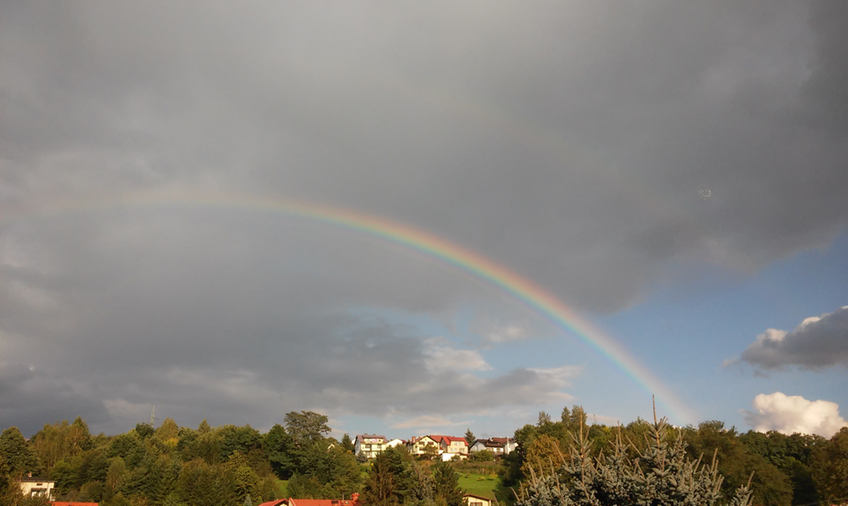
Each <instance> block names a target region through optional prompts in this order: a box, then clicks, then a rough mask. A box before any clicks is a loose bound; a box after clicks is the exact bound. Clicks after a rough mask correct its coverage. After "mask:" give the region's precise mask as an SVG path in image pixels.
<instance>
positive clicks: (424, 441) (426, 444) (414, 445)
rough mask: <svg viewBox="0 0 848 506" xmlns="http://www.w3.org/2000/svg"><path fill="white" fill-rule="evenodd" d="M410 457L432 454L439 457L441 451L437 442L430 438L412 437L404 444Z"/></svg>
mask: <svg viewBox="0 0 848 506" xmlns="http://www.w3.org/2000/svg"><path fill="white" fill-rule="evenodd" d="M406 447H407V448H408V449H409V453H411V454H412V455H424V454H425V453H428V452H432V454H433V455H441V453H442V449H441V445H440V444H439V442H438V441H436V440H434V439H433V438H432V437H430V436H421V437H413V438H411V439H410V440H409V442H408V443H407V444H406Z"/></svg>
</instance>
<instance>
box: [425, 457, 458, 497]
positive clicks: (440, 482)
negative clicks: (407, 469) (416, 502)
mask: <svg viewBox="0 0 848 506" xmlns="http://www.w3.org/2000/svg"><path fill="white" fill-rule="evenodd" d="M432 470H433V495H434V496H435V499H436V503H437V504H439V505H440V506H441V505H444V506H462V501H463V494H464V492H463V490H462V489H461V488H459V476H457V474H456V472H455V471H454V470H453V467H451V465H450V464H448V463H447V462H443V461H439V462H437V463H436V464H434V465H433V467H432Z"/></svg>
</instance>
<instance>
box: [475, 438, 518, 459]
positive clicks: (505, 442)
mask: <svg viewBox="0 0 848 506" xmlns="http://www.w3.org/2000/svg"><path fill="white" fill-rule="evenodd" d="M516 448H518V443H516V442H515V440H514V439H512V438H506V437H490V438H489V439H478V440H477V441H475V442H474V444H473V445H472V446H471V448H470V449H469V451H470V452H471V453H476V452H480V451H483V450H489V451H490V452H492V453H494V454H495V455H508V454H509V453H511V452H512V451H513V450H515V449H516Z"/></svg>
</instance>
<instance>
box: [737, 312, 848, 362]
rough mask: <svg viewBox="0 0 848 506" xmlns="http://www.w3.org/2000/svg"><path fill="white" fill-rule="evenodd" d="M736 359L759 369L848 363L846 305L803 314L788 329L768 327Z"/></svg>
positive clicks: (847, 315) (847, 314) (847, 318)
mask: <svg viewBox="0 0 848 506" xmlns="http://www.w3.org/2000/svg"><path fill="white" fill-rule="evenodd" d="M739 360H742V361H745V362H748V363H749V364H751V365H754V366H756V367H761V368H763V369H778V368H782V367H786V366H790V365H796V366H799V367H803V368H807V369H818V368H823V367H832V366H837V365H842V366H846V367H848V306H846V307H842V308H839V309H837V310H836V311H834V312H832V313H825V314H823V315H821V316H812V317H810V318H807V319H805V320H804V321H803V322H801V325H799V326H798V327H796V328H795V330H792V331H791V332H786V331H784V330H777V329H768V330H767V331H766V332H765V333H763V334H760V335H759V336H757V339H756V341H754V342H753V343H751V345H750V346H748V348H746V349H745V351H743V352H742V356H741V357H740V359H739Z"/></svg>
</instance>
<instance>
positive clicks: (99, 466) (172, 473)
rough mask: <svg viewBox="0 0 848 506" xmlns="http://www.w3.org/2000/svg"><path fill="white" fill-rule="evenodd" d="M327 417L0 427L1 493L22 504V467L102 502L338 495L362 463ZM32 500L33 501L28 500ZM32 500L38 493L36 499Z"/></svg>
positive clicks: (354, 481)
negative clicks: (28, 434) (117, 426)
mask: <svg viewBox="0 0 848 506" xmlns="http://www.w3.org/2000/svg"><path fill="white" fill-rule="evenodd" d="M329 431H330V428H329V427H328V426H327V417H326V416H324V415H320V414H318V413H313V412H300V413H297V412H291V413H288V414H287V415H286V416H285V423H284V425H275V426H274V427H273V428H272V429H271V430H270V431H269V432H268V433H267V434H262V433H260V432H259V431H258V430H256V429H253V428H252V427H250V426H249V425H247V426H244V427H237V426H233V425H224V426H222V427H211V426H209V424H208V423H207V422H206V421H205V420H204V421H203V422H202V423H201V424H200V426H198V427H197V429H192V428H189V427H180V426H178V425H177V424H176V423H175V422H174V421H173V420H172V419H170V418H168V419H166V420H165V421H164V422H163V423H162V424H161V425H160V426H159V427H157V428H155V429H154V428H153V427H152V426H151V425H149V424H144V423H140V424H137V425H136V427H135V429H133V430H130V431H129V432H127V433H124V434H119V435H116V436H104V435H102V434H101V435H97V436H93V435H91V434H90V433H89V429H88V425H87V424H86V423H85V422H84V421H83V420H82V419H81V418H77V419H76V420H74V422H73V423H71V424H68V422H67V421H64V422H61V423H56V424H53V425H45V426H44V428H43V429H42V430H40V431H39V432H38V433H37V434H35V435H34V436H33V437H32V438H31V439H30V440H29V441H26V440H25V439H24V437H23V435H22V434H21V433H20V431H19V430H18V429H17V428H15V427H11V428H9V429H7V430H5V431H4V432H3V433H2V435H0V497H2V500H3V503H5V504H23V503H22V502H21V501H22V500H23V498H21V497H17V495H20V494H19V487H18V486H17V485H16V484H15V483H14V482H15V480H16V479H19V478H21V477H26V476H27V474H28V473H32V475H33V476H38V477H42V478H46V479H49V480H53V481H55V482H56V487H57V499H59V500H66V501H79V502H99V503H100V504H101V505H104V506H160V505H167V506H179V505H184V506H201V505H202V506H215V505H220V506H232V505H250V504H259V503H261V502H263V501H270V500H274V499H276V498H277V496H278V495H279V494H280V487H279V485H280V480H288V495H289V496H296V497H302V498H342V497H350V495H351V494H352V493H353V492H358V491H359V490H360V488H361V484H362V479H363V478H362V471H361V468H360V464H359V463H358V462H357V461H356V459H355V458H354V455H353V444H352V442H351V440H350V438H349V437H347V436H346V437H345V438H343V440H342V441H341V442H339V441H336V440H335V439H332V438H328V437H327V434H328V433H329ZM29 502H33V501H29ZM35 502H37V501H35Z"/></svg>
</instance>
